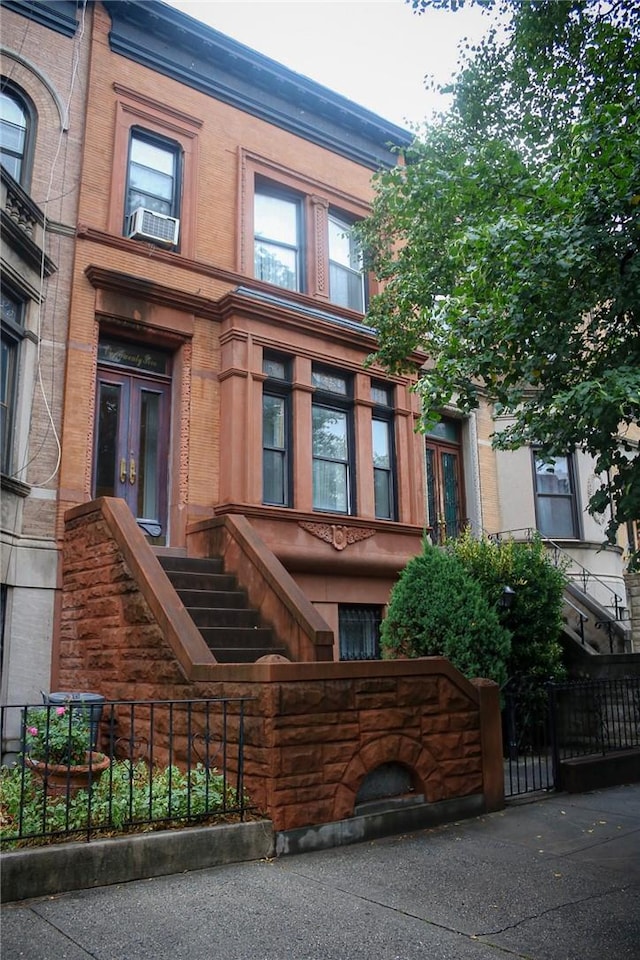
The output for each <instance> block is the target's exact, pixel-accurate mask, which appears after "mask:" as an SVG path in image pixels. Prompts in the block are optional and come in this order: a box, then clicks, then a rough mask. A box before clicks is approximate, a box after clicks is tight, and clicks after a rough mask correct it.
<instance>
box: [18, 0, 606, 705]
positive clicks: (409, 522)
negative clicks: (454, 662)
mask: <svg viewBox="0 0 640 960" xmlns="http://www.w3.org/2000/svg"><path fill="white" fill-rule="evenodd" d="M2 44H3V65H2V70H3V80H2V83H3V86H2V129H3V147H2V150H3V153H2V162H3V170H2V184H3V206H2V217H3V226H4V225H5V221H6V222H7V224H8V225H9V232H8V234H7V244H8V246H10V250H8V251H7V252H6V254H5V253H4V252H3V270H4V271H5V280H4V283H3V299H2V344H3V360H4V359H5V356H6V359H7V364H8V366H7V368H6V369H7V371H8V373H7V376H6V377H5V376H4V375H3V381H2V386H3V397H2V416H3V428H4V430H5V434H4V437H5V439H4V440H3V447H2V456H3V461H2V473H3V476H2V485H3V494H5V496H4V497H3V515H2V520H3V524H2V537H3V550H4V555H3V566H2V583H3V608H4V613H3V624H4V638H5V641H4V653H3V667H4V680H3V687H2V697H3V698H4V699H5V700H7V699H8V700H11V701H13V702H17V701H19V700H22V701H24V700H27V699H31V698H33V697H34V696H35V695H37V694H38V691H39V690H40V689H46V688H49V687H50V685H51V683H54V684H55V683H56V680H57V679H58V676H59V674H58V667H57V656H58V648H59V638H60V631H61V623H65V624H66V628H65V629H67V630H68V625H69V623H70V621H71V619H72V618H73V617H74V616H80V614H79V613H78V612H77V610H76V608H74V607H73V603H72V601H71V600H70V599H69V597H67V598H66V599H65V596H66V595H65V592H64V590H63V589H61V588H62V584H63V571H62V569H61V565H60V562H59V558H60V556H61V552H62V550H63V547H64V545H65V543H67V552H66V554H65V556H66V560H65V562H66V564H67V570H71V569H72V567H73V550H72V549H71V548H70V547H69V542H70V541H69V536H70V533H69V531H70V529H72V528H73V524H74V523H76V524H77V523H81V522H82V519H81V518H82V516H83V512H82V509H83V508H82V505H86V504H91V503H93V502H94V501H100V502H101V503H103V504H107V506H106V507H104V509H107V510H108V509H110V508H109V507H108V504H109V503H112V502H113V498H115V500H117V501H118V503H119V504H120V506H119V507H118V510H120V509H121V507H122V505H123V504H124V505H126V511H127V516H130V518H131V522H132V523H133V524H134V528H136V527H137V529H136V535H137V536H138V537H139V538H141V539H140V540H135V543H134V545H133V547H131V544H129V547H128V548H127V549H130V550H131V551H132V553H133V554H135V553H136V549H137V547H136V544H138V543H142V544H143V546H144V549H145V550H148V551H149V552H150V553H152V554H153V556H154V557H155V558H157V559H159V560H160V561H161V563H162V566H160V564H158V571H160V573H159V574H158V576H159V578H160V579H159V580H158V582H159V583H160V582H161V583H162V584H164V581H163V580H162V577H164V576H165V573H163V572H162V570H163V569H164V571H166V575H168V576H169V577H170V578H171V577H172V576H173V575H174V574H176V573H177V568H178V567H179V566H180V562H179V561H182V560H187V559H189V560H194V559H206V558H208V557H210V556H211V555H212V554H214V553H216V554H220V553H224V551H225V549H226V551H227V555H226V557H225V564H224V565H225V568H226V569H227V570H229V569H231V572H233V573H234V574H235V575H237V576H239V578H240V581H241V586H243V587H244V588H245V590H246V591H248V594H249V597H250V599H251V598H254V600H255V598H256V597H257V598H258V600H257V603H256V602H254V606H257V608H258V609H257V611H254V613H257V617H258V619H257V621H256V622H255V623H254V629H255V637H254V642H253V643H252V644H250V645H249V648H248V649H244V650H241V647H242V645H243V643H244V641H242V640H239V639H238V637H237V635H236V636H234V638H232V639H231V640H230V639H228V638H227V640H226V641H224V642H223V641H220V640H219V639H218V640H215V639H214V637H215V636H218V638H219V636H220V633H219V630H220V617H219V618H218V621H215V622H214V623H212V622H211V620H210V619H207V618H208V617H209V614H206V615H205V614H202V615H201V620H200V622H199V626H200V627H201V632H202V634H203V636H205V638H206V639H207V642H208V644H209V648H210V650H211V654H210V655H211V657H212V658H216V659H218V660H225V659H226V660H227V661H229V660H234V659H238V660H246V659H255V658H256V657H258V656H262V655H264V654H267V653H269V651H270V650H271V651H277V652H278V653H279V654H280V655H282V656H287V657H290V658H292V659H300V658H302V659H304V658H305V656H306V657H308V658H311V659H312V658H313V655H312V654H309V653H308V652H307V654H302V655H301V653H300V649H302V648H296V649H295V650H294V649H292V648H291V645H290V643H289V638H288V636H287V635H282V632H281V631H280V633H278V630H276V636H275V637H272V639H271V641H268V640H267V638H266V633H265V634H264V636H263V634H262V632H261V631H262V630H265V631H266V630H267V628H269V627H270V626H271V627H273V626H274V621H273V618H272V617H271V616H270V609H271V608H270V606H269V602H268V601H267V600H266V599H264V600H263V601H261V600H260V596H264V594H260V593H259V591H257V588H256V587H255V583H256V581H257V580H260V582H261V583H267V584H268V585H269V589H271V590H273V589H280V588H281V586H282V584H283V583H285V582H286V585H287V586H286V589H287V591H288V597H289V601H288V602H289V606H290V608H291V604H292V603H293V606H295V604H296V603H298V605H299V606H300V608H302V607H304V608H305V610H307V612H306V613H305V614H304V616H305V617H306V618H307V621H309V619H312V620H313V619H314V618H315V620H314V623H315V627H314V629H315V631H316V637H320V638H321V640H319V641H318V645H317V648H316V651H315V653H316V655H317V656H318V657H320V658H323V659H336V660H337V659H360V658H374V657H376V656H377V655H378V653H377V638H378V627H379V623H380V620H381V618H382V616H383V612H384V607H385V604H386V602H387V600H388V596H389V590H390V588H391V586H392V584H393V582H394V580H395V578H396V576H397V574H398V571H399V570H400V569H401V568H402V567H403V565H404V564H405V563H406V561H407V560H408V559H409V558H410V557H411V556H412V555H414V554H415V553H416V552H418V551H419V550H420V545H421V542H422V538H423V536H424V535H425V533H429V535H431V536H435V537H437V538H440V537H441V536H442V535H443V534H445V533H446V534H452V533H453V534H455V533H456V532H458V531H459V530H460V529H462V527H463V526H464V525H466V524H471V526H472V527H473V528H474V529H475V530H476V531H481V530H482V529H485V530H487V531H489V532H497V531H500V530H506V529H517V530H519V531H525V530H527V529H535V528H538V529H540V530H541V531H542V532H543V534H544V535H545V536H547V537H549V538H552V539H554V540H556V541H559V542H560V543H561V544H562V545H564V546H565V547H567V548H570V549H571V550H573V551H574V554H575V555H576V556H577V558H578V559H580V560H581V561H582V560H584V559H585V558H586V557H587V555H588V554H589V553H590V551H591V553H593V552H594V551H593V548H594V545H597V546H598V547H599V545H600V542H601V539H602V537H601V536H600V528H599V527H598V524H597V522H596V521H595V520H592V518H589V517H588V516H586V515H585V514H584V510H583V507H584V502H585V495H586V493H587V491H588V485H589V483H591V482H592V477H591V474H590V469H589V467H590V465H589V463H587V462H586V458H584V457H582V456H581V455H575V456H567V457H566V458H558V460H557V461H556V463H555V465H554V466H553V468H552V469H549V465H548V464H546V465H543V464H541V463H539V462H538V461H537V460H536V456H535V451H533V452H532V451H530V450H523V451H520V452H519V453H517V454H501V455H500V456H496V454H495V453H494V451H493V450H492V449H491V445H490V439H489V438H490V434H491V432H492V430H493V428H494V423H493V420H492V417H491V415H490V411H489V410H486V409H485V410H480V411H479V412H478V414H477V415H474V416H473V417H470V418H461V417H460V416H459V415H458V414H457V412H456V411H455V410H449V411H444V414H445V416H444V418H443V420H442V422H441V424H440V425H439V426H438V427H437V429H436V430H435V432H434V433H433V434H432V435H430V436H428V437H427V438H425V437H424V436H423V435H421V434H420V433H418V432H416V429H415V428H416V422H417V417H418V412H419V411H418V408H417V399H416V397H415V395H414V394H413V393H412V391H411V380H410V378H408V377H407V378H403V377H390V376H388V375H387V374H386V373H385V372H384V371H383V370H381V369H379V368H377V367H376V366H375V365H373V366H367V365H365V361H366V359H367V357H368V356H369V355H370V354H371V353H372V352H373V351H374V350H375V344H376V339H375V331H374V330H372V329H371V328H370V327H369V326H368V325H367V321H366V311H367V303H368V300H369V298H370V297H371V296H372V295H373V294H374V293H375V284H374V282H373V280H372V279H371V278H370V277H369V276H367V274H366V273H365V271H364V270H363V267H362V258H361V252H360V250H359V249H358V246H357V244H356V242H355V240H354V237H353V235H352V226H353V224H354V223H356V222H357V221H358V220H360V219H362V218H363V217H365V216H366V215H367V210H368V205H369V203H370V200H371V197H372V186H371V177H372V174H373V172H374V171H376V170H377V169H379V168H381V167H384V166H387V165H390V164H394V163H395V162H397V161H396V154H395V153H393V152H392V151H391V150H390V148H389V145H390V144H392V143H394V144H397V145H400V146H402V145H403V144H407V143H408V142H409V141H410V134H409V133H408V132H407V131H406V130H404V129H401V128H398V127H397V126H395V125H393V124H391V123H389V122H387V121H385V120H384V119H382V118H380V117H378V116H376V115H375V114H373V113H371V112H369V111H368V110H365V109H363V108H362V107H359V106H358V105H356V104H354V103H352V102H351V101H349V100H347V99H345V98H344V97H342V96H340V95H339V94H337V93H334V92H332V91H330V90H328V89H325V88H324V87H322V86H320V85H318V84H317V83H315V82H312V81H311V80H309V79H307V78H305V77H304V76H301V75H299V74H296V73H294V72H292V71H291V70H288V69H286V68H284V67H282V66H281V65H279V64H277V63H275V62H274V61H272V60H270V59H268V58H267V57H264V56H262V55H261V54H259V53H256V52H255V51H252V50H250V49H248V48H246V47H245V46H243V45H242V44H240V43H238V42H236V41H234V40H232V39H230V38H228V37H226V36H223V35H222V34H220V33H219V32H217V31H215V30H213V29H210V28H209V27H205V26H203V25H202V24H200V23H198V22H196V21H195V20H193V19H192V18H190V17H188V16H186V15H184V14H182V13H179V12H178V11H176V10H174V9H173V8H171V7H168V6H166V5H165V4H163V3H160V2H156V0H147V2H144V3H141V2H131V0H119V2H111V0H105V2H102V3H87V2H78V3H74V2H57V3H50V2H40V3H29V2H22V0H2ZM421 359H422V360H424V359H425V358H416V361H417V362H419V361H420V360H421ZM102 498H107V499H106V500H104V499H102ZM101 509H102V508H101ZM70 523H71V527H70V526H69V524H70ZM127 529H128V528H127ZM123 536H125V535H124V534H123ZM125 539H126V537H125ZM240 542H242V544H243V545H244V546H243V548H242V551H240V547H238V543H240ZM229 543H233V544H235V547H234V548H233V549H232V547H230V546H229ZM85 546H86V543H85ZM234 549H235V550H236V552H237V551H240V552H242V553H243V558H244V559H243V561H242V563H240V561H237V562H236V560H234V557H235V554H234V552H233V551H234ZM598 556H599V557H600V559H599V561H598V563H599V564H600V573H601V579H602V580H603V581H604V582H606V583H608V584H609V586H611V585H612V584H614V585H615V589H616V590H618V589H619V590H621V591H623V586H620V585H621V584H622V557H621V551H620V550H618V551H615V550H614V551H610V552H608V553H602V554H599V555H598ZM154 562H155V561H154ZM182 565H183V566H185V564H182ZM183 572H184V571H183ZM191 572H192V573H194V572H197V567H193V565H192V569H191ZM258 574H259V575H258ZM84 576H85V583H84V587H85V588H87V586H88V585H87V583H86V578H87V571H86V570H85V571H84ZM90 579H91V574H90V572H89V580H90ZM151 581H153V576H152V577H151ZM172 582H173V583H174V585H177V584H178V580H177V579H176V577H175V576H173V581H172ZM156 586H157V584H154V582H150V583H148V584H147V587H148V589H149V590H151V591H152V592H153V590H154V589H156ZM165 588H166V584H164V586H162V590H165ZM178 589H182V590H183V591H184V590H185V589H187V588H185V587H184V585H183V587H182V588H178ZM181 595H182V594H181ZM292 597H293V598H294V600H293V601H292V600H291V598H292ZM296 598H297V599H296ZM183 599H184V602H185V605H186V606H187V607H188V606H189V598H188V597H187V598H186V599H185V598H184V596H183ZM603 602H605V601H604V600H603ZM622 602H623V601H622V600H621V603H622ZM305 604H306V605H307V606H306V607H305ZM72 608H73V609H72ZM309 611H312V613H309ZM247 613H249V612H247ZM290 614H291V616H292V617H293V620H296V617H297V614H296V613H295V611H293V612H292V610H291V609H290ZM211 616H213V614H211ZM225 616H227V618H228V625H229V624H230V623H231V620H232V619H233V618H230V615H228V614H226V615H223V616H222V624H223V625H224V623H225V622H227V621H225ZM300 616H302V615H300ZM104 617H105V619H104V629H105V631H107V630H108V629H113V628H114V624H113V622H112V621H111V620H109V613H108V611H107V609H106V608H105V614H104ZM298 619H300V618H299V617H298ZM196 622H198V621H197V617H196ZM238 622H239V621H238ZM246 622H247V623H250V622H252V621H250V620H247V621H246ZM116 626H117V625H116ZM94 629H98V628H94ZM207 631H209V632H208V633H207ZM215 631H218V633H217V634H216V633H215ZM63 632H64V631H63ZM99 632H100V631H99V629H98V633H99ZM107 636H108V633H107V632H105V634H104V637H105V638H106V637H107ZM94 639H95V638H94ZM98 641H99V642H104V643H105V644H106V643H107V642H108V641H107V640H106V639H103V641H100V640H99V638H98Z"/></svg>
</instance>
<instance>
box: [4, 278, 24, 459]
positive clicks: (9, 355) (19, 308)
mask: <svg viewBox="0 0 640 960" xmlns="http://www.w3.org/2000/svg"><path fill="white" fill-rule="evenodd" d="M1 303H2V368H1V376H0V412H1V421H0V430H1V431H2V440H1V444H2V450H1V469H2V473H4V474H6V475H10V474H11V473H12V472H13V469H14V463H13V435H14V423H15V406H16V396H17V390H18V366H19V360H20V343H21V341H22V339H23V338H24V310H23V304H22V303H21V302H20V301H19V300H18V299H17V298H15V297H13V296H11V295H10V294H9V293H8V291H7V290H6V289H3V290H2V294H1Z"/></svg>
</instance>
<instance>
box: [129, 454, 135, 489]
mask: <svg viewBox="0 0 640 960" xmlns="http://www.w3.org/2000/svg"><path fill="white" fill-rule="evenodd" d="M135 482H136V462H135V460H134V459H133V457H131V459H130V460H129V483H131V484H133V483H135Z"/></svg>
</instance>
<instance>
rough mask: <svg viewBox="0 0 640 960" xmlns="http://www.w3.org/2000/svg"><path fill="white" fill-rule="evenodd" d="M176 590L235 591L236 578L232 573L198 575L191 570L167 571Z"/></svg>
mask: <svg viewBox="0 0 640 960" xmlns="http://www.w3.org/2000/svg"><path fill="white" fill-rule="evenodd" d="M165 573H166V574H167V576H168V577H169V580H171V583H172V584H173V587H174V589H175V590H213V591H216V592H218V593H219V592H221V591H222V592H224V591H227V590H234V589H235V587H236V578H235V577H234V576H233V574H230V573H197V572H193V571H189V570H165Z"/></svg>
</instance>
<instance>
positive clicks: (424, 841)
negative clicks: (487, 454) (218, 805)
mask: <svg viewBox="0 0 640 960" xmlns="http://www.w3.org/2000/svg"><path fill="white" fill-rule="evenodd" d="M1 919H2V927H1V936H2V939H1V956H2V958H3V960H18V958H20V960H87V958H92V960H427V958H428V960H509V958H523V960H524V958H526V960H639V958H640V784H634V785H631V786H623V787H615V788H611V789H608V790H601V791H594V792H592V793H585V794H578V795H575V794H574V795H568V794H553V795H550V796H548V797H545V798H544V799H539V800H536V801H534V802H527V803H517V804H511V805H509V806H508V807H507V808H506V809H505V810H503V811H501V812H499V813H493V814H489V815H486V816H482V817H477V818H475V819H473V820H465V821H460V822H458V823H450V824H447V825H444V826H440V827H436V828H433V829H429V830H423V831H420V832H416V833H412V834H409V835H402V836H395V837H387V838H385V839H381V840H375V841H372V842H367V843H360V844H354V845H352V846H345V847H337V848H333V849H329V850H323V851H319V852H316V853H305V854H297V855H293V856H286V857H281V858H279V859H275V860H258V861H251V862H248V863H238V864H228V865H226V866H219V867H213V868H209V869H206V870H198V871H194V872H191V873H183V874H179V875H172V876H167V877H160V878H157V879H153V880H148V881H135V882H132V883H126V884H118V885H114V886H110V887H100V888H97V889H91V890H83V891H79V892H75V893H67V894H62V895H59V896H56V897H50V898H46V899H40V900H31V901H26V902H22V903H18V904H7V905H6V906H5V907H3V909H2V915H1Z"/></svg>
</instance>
